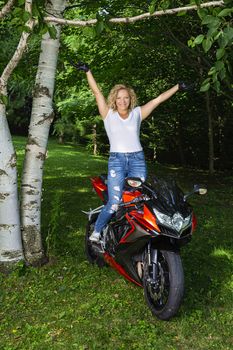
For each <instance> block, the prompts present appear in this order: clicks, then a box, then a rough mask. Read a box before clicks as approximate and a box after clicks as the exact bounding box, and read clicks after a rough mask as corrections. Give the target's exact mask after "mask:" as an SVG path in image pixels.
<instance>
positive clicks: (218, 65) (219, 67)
mask: <svg viewBox="0 0 233 350" xmlns="http://www.w3.org/2000/svg"><path fill="white" fill-rule="evenodd" d="M214 66H215V68H216V71H218V72H219V71H221V70H222V69H225V65H224V62H223V61H217V62H215V64H214Z"/></svg>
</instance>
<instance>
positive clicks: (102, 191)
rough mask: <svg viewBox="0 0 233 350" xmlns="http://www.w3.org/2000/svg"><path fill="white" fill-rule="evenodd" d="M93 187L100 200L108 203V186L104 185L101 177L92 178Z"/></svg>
mask: <svg viewBox="0 0 233 350" xmlns="http://www.w3.org/2000/svg"><path fill="white" fill-rule="evenodd" d="M91 182H92V186H93V188H94V189H95V191H96V193H97V194H98V196H99V197H100V199H101V200H102V201H103V202H104V203H106V202H107V198H108V191H107V185H106V184H105V183H104V181H103V179H101V177H100V176H94V177H92V178H91Z"/></svg>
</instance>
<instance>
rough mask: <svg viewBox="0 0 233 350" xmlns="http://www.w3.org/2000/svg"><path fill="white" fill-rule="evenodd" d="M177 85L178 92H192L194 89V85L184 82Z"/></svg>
mask: <svg viewBox="0 0 233 350" xmlns="http://www.w3.org/2000/svg"><path fill="white" fill-rule="evenodd" d="M178 85H179V91H190V90H193V88H194V84H187V83H185V82H184V81H180V82H179V83H178Z"/></svg>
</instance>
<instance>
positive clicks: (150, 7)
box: [149, 0, 156, 15]
mask: <svg viewBox="0 0 233 350" xmlns="http://www.w3.org/2000/svg"><path fill="white" fill-rule="evenodd" d="M155 6H156V0H153V1H152V2H151V3H150V5H149V12H150V14H151V15H152V13H154V12H155Z"/></svg>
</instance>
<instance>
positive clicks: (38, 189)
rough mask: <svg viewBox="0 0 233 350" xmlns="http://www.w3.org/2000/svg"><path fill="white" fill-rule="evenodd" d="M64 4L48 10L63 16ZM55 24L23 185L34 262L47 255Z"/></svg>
mask: <svg viewBox="0 0 233 350" xmlns="http://www.w3.org/2000/svg"><path fill="white" fill-rule="evenodd" d="M64 6H65V1H64V0H51V1H50V2H48V4H47V6H46V11H47V12H49V13H52V14H53V15H55V16H56V17H57V16H58V17H59V16H61V12H62V11H63V10H64ZM55 27H56V30H57V37H56V39H51V38H50V36H49V34H48V33H46V34H45V35H43V37H42V43H41V53H40V57H39V65H38V70H37V76H36V82H35V87H34V94H33V104H32V113H31V121H30V126H29V134H28V142H27V146H26V153H25V161H24V168H23V175H22V185H21V224H22V239H23V246H24V254H25V258H26V260H27V261H28V262H29V263H30V264H32V265H37V264H40V263H41V261H43V259H44V258H45V255H44V250H43V245H42V240H41V197H42V177H43V166H44V161H45V158H46V152H47V142H48V136H49V129H50V125H51V123H52V121H53V92H54V81H55V74H56V67H57V57H58V51H59V39H60V26H59V25H55Z"/></svg>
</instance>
